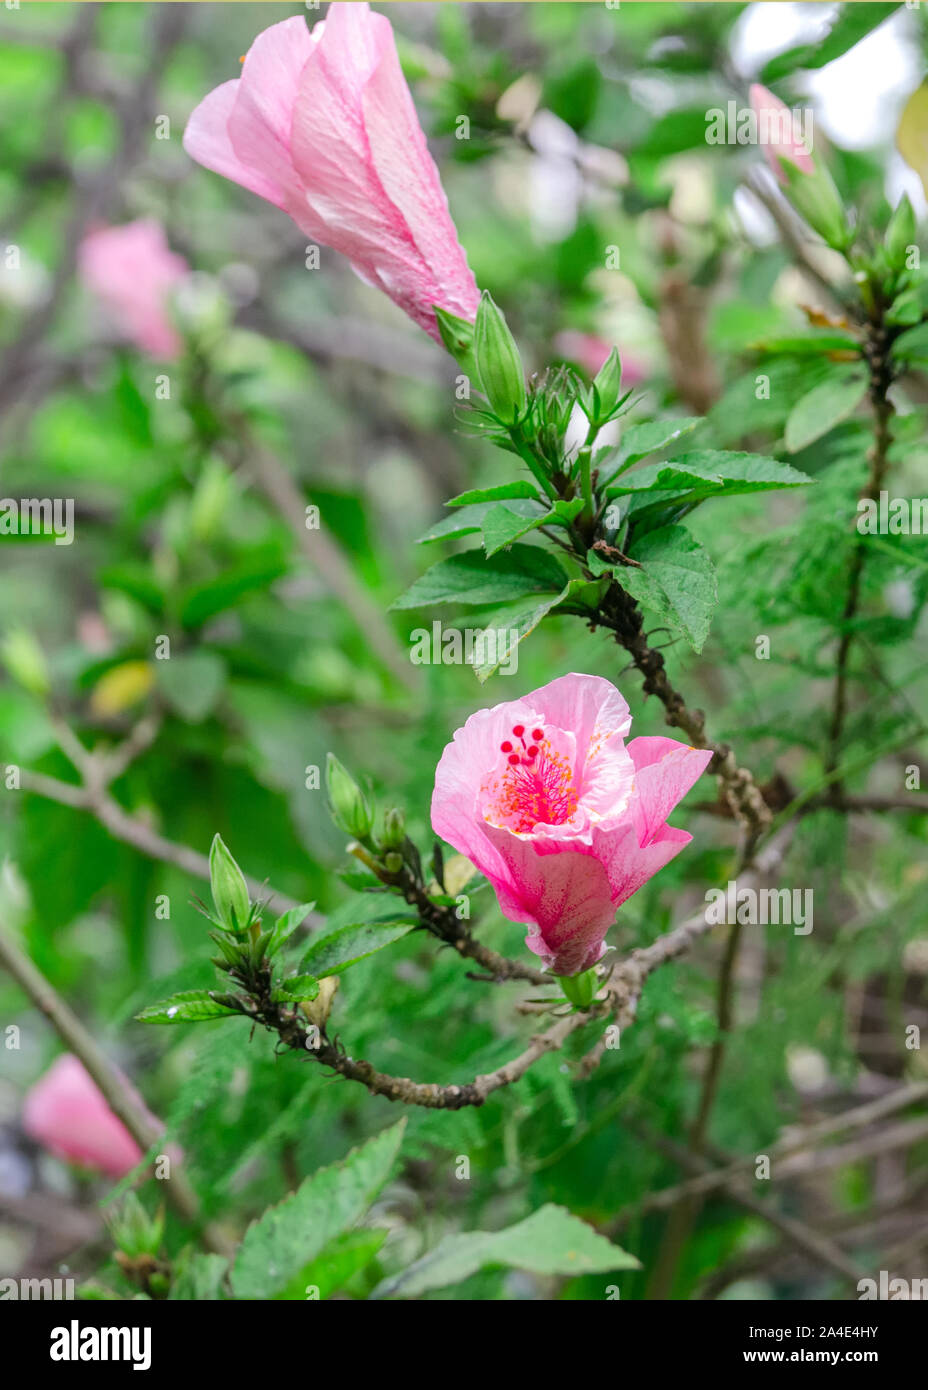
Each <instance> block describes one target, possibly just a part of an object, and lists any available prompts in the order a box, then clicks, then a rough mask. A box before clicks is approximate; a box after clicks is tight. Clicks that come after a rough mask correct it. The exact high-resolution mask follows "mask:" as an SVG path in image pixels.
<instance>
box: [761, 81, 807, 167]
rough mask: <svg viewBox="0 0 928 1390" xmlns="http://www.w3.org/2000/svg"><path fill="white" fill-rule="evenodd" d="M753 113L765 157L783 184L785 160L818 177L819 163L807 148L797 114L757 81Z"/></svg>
mask: <svg viewBox="0 0 928 1390" xmlns="http://www.w3.org/2000/svg"><path fill="white" fill-rule="evenodd" d="M751 110H752V111H753V112H754V115H755V116H756V118H757V127H758V139H759V140H760V143H761V148H762V149H763V151H764V157H765V158H766V160H767V163H768V164H769V165H770V167H771V169H772V170H773V172H774V173H775V174H776V176H777V179H778V180H779V182H780V183H785V182H786V175H785V174H784V172H783V166H782V165H781V164H780V160H781V159H787V160H789V162H790V163H791V164H795V166H796V168H797V169H799V170H800V172H801V173H803V174H814V173H815V163H814V161H813V159H812V154H811V151H810V150H809V149H808V148H807V146H806V143H805V140H804V139H803V136H802V132H801V130H800V128H799V123H798V121H797V119H796V115H795V113H794V112H793V111H791V110H790V109H789V107H788V106H785V105H784V104H783V102H782V101H781V100H780V98H779V97H775V96H774V95H773V92H770V91H768V90H767V88H766V87H762V86H761V85H760V83H759V82H755V83H754V84H753V86H752V87H751Z"/></svg>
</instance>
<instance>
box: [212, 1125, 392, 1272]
mask: <svg viewBox="0 0 928 1390" xmlns="http://www.w3.org/2000/svg"><path fill="white" fill-rule="evenodd" d="M405 1128H406V1121H405V1119H402V1120H400V1121H399V1123H398V1124H395V1125H393V1126H391V1128H390V1129H384V1130H381V1132H380V1133H379V1134H377V1135H375V1136H374V1138H373V1139H369V1140H368V1141H367V1143H366V1144H362V1145H361V1147H360V1148H357V1149H352V1151H351V1153H350V1154H349V1155H348V1157H347V1158H345V1159H343V1160H342V1162H341V1163H333V1164H332V1165H331V1166H330V1167H328V1168H322V1169H320V1170H319V1172H317V1173H314V1174H313V1175H312V1177H309V1178H306V1179H305V1181H304V1182H303V1183H301V1185H300V1186H299V1187H298V1188H297V1190H296V1191H295V1192H293V1193H291V1195H290V1196H289V1197H285V1198H284V1200H283V1201H282V1202H279V1203H278V1205H277V1206H275V1207H268V1209H267V1211H265V1212H264V1214H263V1215H262V1216H259V1217H258V1219H257V1220H256V1221H253V1222H252V1223H251V1225H250V1226H249V1227H248V1230H247V1231H246V1232H245V1236H244V1239H243V1240H242V1243H241V1245H240V1246H239V1248H238V1254H237V1255H236V1258H235V1263H234V1265H233V1267H232V1290H233V1293H234V1294H235V1296H236V1298H245V1299H248V1298H257V1299H260V1298H268V1297H272V1296H273V1295H274V1294H276V1293H277V1292H278V1291H279V1290H281V1289H283V1288H286V1286H287V1285H288V1284H289V1282H290V1280H291V1279H292V1278H293V1276H294V1275H295V1274H297V1273H298V1272H299V1271H300V1270H301V1269H302V1268H303V1267H304V1266H305V1265H306V1264H307V1263H308V1262H309V1261H310V1260H313V1259H315V1257H316V1256H317V1255H319V1254H321V1252H322V1251H323V1250H324V1249H325V1248H326V1246H327V1245H329V1244H330V1242H331V1241H333V1240H335V1238H336V1237H337V1236H340V1235H342V1234H343V1233H344V1232H345V1231H347V1230H349V1229H350V1228H351V1227H352V1226H354V1224H355V1223H356V1222H357V1221H358V1219H359V1218H360V1217H361V1216H363V1215H364V1213H365V1212H366V1211H367V1209H368V1207H369V1206H370V1204H371V1202H372V1201H373V1200H374V1198H375V1197H376V1196H377V1194H378V1192H379V1191H380V1189H381V1188H382V1187H383V1185H384V1183H385V1182H386V1181H387V1179H388V1178H389V1176H390V1172H391V1170H392V1168H393V1164H394V1163H395V1161H396V1156H397V1154H398V1152H399V1147H400V1142H401V1140H402V1137H403V1131H404V1129H405Z"/></svg>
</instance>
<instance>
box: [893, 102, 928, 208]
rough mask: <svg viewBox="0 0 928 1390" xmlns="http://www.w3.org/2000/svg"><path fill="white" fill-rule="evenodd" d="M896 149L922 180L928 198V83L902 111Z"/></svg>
mask: <svg viewBox="0 0 928 1390" xmlns="http://www.w3.org/2000/svg"><path fill="white" fill-rule="evenodd" d="M896 148H897V150H898V151H899V153H900V154H901V155H902V158H903V159H904V160H905V162H906V164H909V165H911V167H912V168H913V169H914V170H915V172H916V174H917V175H918V177H919V178H920V179H921V181H922V188H923V189H924V190H925V196H926V197H928V82H923V83H922V85H921V86H920V87H916V88H915V91H914V92H913V93H912V95H911V96H910V97H909V99H908V101H907V102H906V104H905V106H904V107H903V109H902V115H901V116H900V118H899V129H898V130H897V131H896Z"/></svg>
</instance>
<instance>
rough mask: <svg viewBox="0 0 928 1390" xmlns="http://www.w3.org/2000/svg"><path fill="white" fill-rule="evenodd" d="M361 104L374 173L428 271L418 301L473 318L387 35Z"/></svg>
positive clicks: (471, 291) (460, 260)
mask: <svg viewBox="0 0 928 1390" xmlns="http://www.w3.org/2000/svg"><path fill="white" fill-rule="evenodd" d="M378 18H383V17H382V16H378ZM385 22H386V21H385ZM387 28H388V29H389V26H387ZM362 102H363V111H364V126H365V130H366V131H367V138H368V142H369V144H370V151H371V161H372V165H373V169H374V171H375V172H376V174H377V176H378V178H379V180H380V183H381V185H382V187H383V189H384V192H385V193H386V195H387V197H388V198H389V199H390V201H391V202H392V204H393V206H394V207H395V208H396V209H397V210H398V212H399V213H400V214H401V215H402V217H403V220H404V221H405V223H406V226H407V227H408V229H409V232H410V235H411V236H412V239H413V241H414V243H415V245H416V247H417V248H418V250H419V253H420V255H421V257H422V260H423V262H424V265H425V266H426V267H427V269H428V276H427V277H423V283H422V284H421V285H420V286H419V287H418V289H417V297H418V298H419V300H420V301H421V302H428V301H427V300H425V301H423V295H425V294H432V295H433V299H434V300H435V301H436V302H439V303H440V304H441V305H442V307H443V308H446V309H449V310H450V311H451V312H452V313H454V314H457V315H458V316H459V317H460V318H466V319H474V318H475V317H476V314H477V306H478V305H479V303H480V293H479V291H478V289H477V285H476V282H475V280H474V277H473V275H472V273H471V271H470V268H469V266H468V264H467V258H466V256H465V254H464V251H463V249H462V247H461V245H460V243H459V242H458V236H457V231H456V229H455V226H454V223H453V222H452V220H451V215H450V213H449V211H448V199H447V196H446V195H445V191H444V189H443V188H442V186H441V180H440V178H439V175H438V170H437V168H436V167H435V161H434V160H433V159H432V156H431V154H430V153H429V148H428V145H427V144H426V140H425V135H424V134H423V131H422V127H421V125H420V124H419V117H418V115H417V113H416V108H415V106H414V105H413V100H412V96H411V94H410V91H409V87H408V86H407V85H406V79H405V77H404V76H403V72H402V69H401V68H400V62H399V58H398V57H397V53H396V45H395V43H394V42H393V35H392V32H391V33H390V35H389V42H384V44H383V48H382V51H381V57H380V61H379V62H378V64H377V66H376V68H375V69H374V71H373V73H372V74H371V77H370V80H369V81H368V83H367V84H366V86H365V88H364V91H363V95H362Z"/></svg>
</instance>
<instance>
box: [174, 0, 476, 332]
mask: <svg viewBox="0 0 928 1390" xmlns="http://www.w3.org/2000/svg"><path fill="white" fill-rule="evenodd" d="M184 148H185V149H186V151H187V153H188V154H190V155H192V156H193V158H194V159H196V160H197V161H198V162H199V163H200V164H203V165H205V166H206V168H207V169H213V170H215V172H216V173H218V174H224V175H225V176H226V178H229V179H234V181H235V182H236V183H240V184H242V186H243V187H244V188H247V189H249V190H250V191H251V192H252V193H257V194H258V195H259V197H261V198H266V199H267V200H268V202H271V203H274V204H276V206H277V207H279V208H282V209H283V211H284V212H287V213H289V215H290V216H291V217H292V218H293V220H294V222H296V224H297V226H298V227H299V228H300V229H301V230H302V231H303V232H304V233H305V234H306V235H307V236H308V237H311V238H312V240H313V241H316V242H321V243H322V244H324V245H326V246H331V247H333V248H334V249H335V250H336V251H340V252H341V253H342V254H343V255H345V256H347V257H348V259H349V261H350V262H351V264H352V266H353V267H354V269H355V270H356V271H357V273H358V274H359V275H360V276H361V278H362V280H365V281H367V282H368V283H369V284H372V285H375V286H376V287H377V288H378V289H381V290H383V292H384V293H385V294H387V295H389V297H390V298H391V299H392V300H393V301H394V302H395V303H396V304H398V305H399V306H400V308H401V309H403V310H404V311H405V313H407V314H408V315H409V316H410V318H412V319H414V320H415V322H416V323H418V324H419V325H420V326H421V327H422V328H424V329H425V331H426V332H427V333H429V334H431V336H432V337H433V338H434V339H435V340H436V341H440V335H439V332H438V327H437V324H436V321H435V314H434V312H433V305H436V304H437V305H438V306H439V307H440V308H442V309H447V310H449V311H450V312H451V313H453V314H456V315H458V317H459V318H465V319H469V320H473V319H474V317H475V316H476V313H477V305H478V303H479V300H480V296H479V294H478V291H477V286H476V283H475V282H474V277H473V275H472V274H471V272H470V270H469V268H468V265H467V260H466V257H465V255H464V252H463V250H462V249H461V246H460V245H459V243H458V239H457V232H456V231H455V227H454V223H453V222H452V220H451V216H450V214H449V212H448V200H447V198H446V197H445V194H444V191H443V189H442V186H441V181H440V179H439V177H438V170H437V169H436V167H435V163H434V161H433V159H432V157H431V155H430V154H429V151H428V146H427V145H426V143H425V136H424V135H423V133H422V128H421V126H420V125H419V119H418V116H417V115H416V108H415V106H414V105H413V101H412V97H411V95H410V92H409V88H408V86H407V85H406V79H405V78H404V77H403V73H402V70H401V68H400V64H399V59H398V57H397V54H396V45H395V43H394V41H393V30H392V29H391V27H390V21H389V20H388V19H387V18H386V17H385V16H384V15H380V14H374V13H372V12H371V10H370V8H369V7H368V6H367V5H366V4H333V5H330V6H329V9H328V13H327V14H326V17H325V21H324V22H323V23H320V24H317V25H315V27H314V28H313V30H312V32H310V31H309V29H307V27H306V24H305V22H304V21H303V19H301V18H294V19H285V20H283V21H282V22H281V23H280V24H273V25H272V26H271V27H270V29H266V30H265V31H264V33H263V34H259V35H258V37H257V38H256V39H255V41H254V43H253V44H252V46H251V48H250V49H249V51H248V54H247V56H246V58H245V63H244V66H243V68H242V75H241V78H240V79H235V80H233V81H231V82H224V83H223V84H222V86H221V87H217V88H216V89H215V91H213V92H210V94H209V96H208V97H206V98H205V100H204V101H202V102H201V103H200V105H199V106H198V107H197V108H196V110H195V111H194V113H193V115H192V116H191V117H190V121H189V123H188V125H187V129H186V131H185V133H184Z"/></svg>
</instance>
